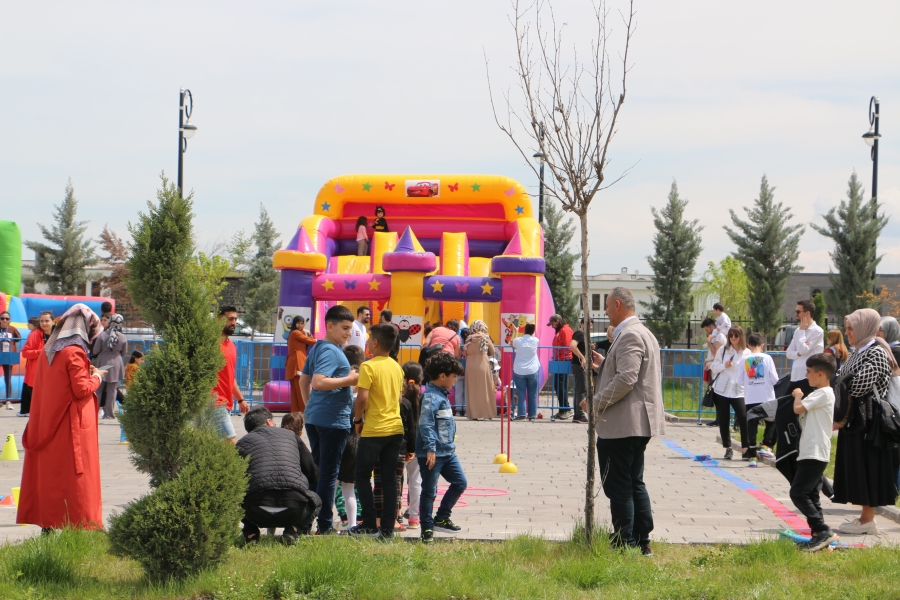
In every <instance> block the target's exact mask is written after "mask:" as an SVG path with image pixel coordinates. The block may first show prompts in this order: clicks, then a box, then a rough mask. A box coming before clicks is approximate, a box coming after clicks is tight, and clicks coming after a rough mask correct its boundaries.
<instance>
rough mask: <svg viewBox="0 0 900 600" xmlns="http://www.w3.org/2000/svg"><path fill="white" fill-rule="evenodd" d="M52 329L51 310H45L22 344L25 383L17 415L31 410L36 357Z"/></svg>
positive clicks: (42, 351)
mask: <svg viewBox="0 0 900 600" xmlns="http://www.w3.org/2000/svg"><path fill="white" fill-rule="evenodd" d="M52 331H53V311H52V310H45V311H44V312H42V313H41V315H40V317H38V328H37V329H35V330H34V331H32V332H31V333H29V334H28V340H27V341H26V342H25V345H24V346H22V358H24V359H25V360H26V361H27V362H26V363H25V384H24V385H23V386H22V404H21V405H20V407H19V412H18V413H16V416H17V417H27V416H28V413H30V412H31V397H32V394H33V393H34V377H35V374H36V373H37V363H38V361H37V359H38V358H40V357H41V356H42V355H43V354H44V343H45V342H46V341H47V338H49V337H50V333H51V332H52Z"/></svg>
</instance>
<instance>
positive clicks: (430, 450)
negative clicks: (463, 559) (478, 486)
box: [416, 352, 467, 544]
mask: <svg viewBox="0 0 900 600" xmlns="http://www.w3.org/2000/svg"><path fill="white" fill-rule="evenodd" d="M425 372H426V373H427V375H428V378H429V380H430V381H429V382H428V386H427V387H426V388H425V395H424V396H423V397H422V406H421V408H420V409H419V428H418V431H417V433H416V459H417V460H418V461H419V471H420V473H421V474H422V496H421V499H420V503H419V510H420V517H421V523H422V542H423V543H425V544H429V543H431V542H432V541H433V540H434V532H435V531H441V532H444V533H458V532H459V530H460V529H462V527H460V526H458V525H455V524H454V523H453V521H451V520H450V513H451V511H452V510H453V507H454V506H455V505H456V502H457V500H459V497H460V496H462V493H463V492H464V491H466V485H467V482H466V474H465V473H464V472H463V469H462V465H461V464H460V463H459V459H458V458H457V456H456V445H455V443H454V441H455V439H456V421H454V420H453V409H452V408H451V407H450V401H449V400H448V399H447V395H448V394H449V393H450V388H452V387H453V385H454V384H455V383H456V378H457V377H459V376H460V375H462V373H463V368H462V365H460V364H459V361H458V360H457V359H456V357H455V356H453V355H452V354H450V353H448V352H438V353H437V354H435V355H434V356H432V357H431V358H430V359H428V362H427V363H426V364H425ZM438 475H440V476H441V477H443V478H444V479H445V480H446V481H447V483H449V484H450V488H449V489H448V490H447V491H446V492H445V493H444V497H443V499H441V505H440V507H439V508H438V511H437V515H435V516H434V517H433V518H432V515H431V511H432V509H433V508H434V499H435V497H436V496H437V483H438Z"/></svg>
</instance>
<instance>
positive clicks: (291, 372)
mask: <svg viewBox="0 0 900 600" xmlns="http://www.w3.org/2000/svg"><path fill="white" fill-rule="evenodd" d="M304 325H306V320H305V319H304V318H303V317H301V316H300V315H297V316H296V317H294V318H293V320H291V330H290V331H291V332H290V334H289V335H288V354H287V361H285V365H284V378H285V379H287V380H288V381H290V382H291V412H303V411H304V410H305V409H306V402H305V401H304V400H303V397H302V396H301V395H300V372H301V371H303V365H305V364H306V352H307V350H309V347H310V346H312V345H313V344H315V343H316V338H314V337H312V336H311V335H310V334H309V331H306V330H305V329H303V327H304Z"/></svg>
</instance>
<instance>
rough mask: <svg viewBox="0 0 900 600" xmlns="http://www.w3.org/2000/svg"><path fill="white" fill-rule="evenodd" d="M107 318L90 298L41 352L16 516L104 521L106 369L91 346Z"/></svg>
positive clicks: (61, 522) (55, 523)
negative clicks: (100, 428) (94, 361)
mask: <svg viewBox="0 0 900 600" xmlns="http://www.w3.org/2000/svg"><path fill="white" fill-rule="evenodd" d="M99 332H100V319H98V318H97V315H95V314H94V313H93V312H92V311H91V309H89V308H88V307H87V306H85V305H84V304H76V305H75V306H73V307H72V308H70V309H69V310H68V311H66V313H65V314H64V315H63V316H62V317H61V318H60V320H59V323H58V324H57V326H56V329H54V330H53V333H52V334H50V337H49V338H48V339H47V343H46V344H45V345H44V352H43V356H41V357H39V358H38V359H37V361H36V362H37V373H35V387H34V396H33V397H34V407H33V409H32V411H31V418H30V419H29V420H28V425H27V427H26V428H25V434H24V435H23V436H22V446H24V448H25V464H24V466H23V470H22V491H21V495H20V499H19V511H18V514H17V515H16V522H17V523H29V524H32V525H40V526H41V528H43V529H59V528H62V527H64V526H66V525H71V526H75V527H83V528H89V529H102V528H103V503H102V500H101V497H100V450H99V446H98V443H97V435H98V432H97V413H98V412H99V408H98V406H97V396H96V395H95V394H94V392H96V391H97V388H99V387H100V380H101V374H100V372H99V371H98V370H97V369H95V368H94V367H92V366H91V363H90V361H89V360H88V355H87V349H88V348H89V347H90V342H91V341H92V340H93V339H94V338H95V337H96V336H97V334H98V333H99Z"/></svg>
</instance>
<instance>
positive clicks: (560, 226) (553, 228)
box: [544, 198, 581, 323]
mask: <svg viewBox="0 0 900 600" xmlns="http://www.w3.org/2000/svg"><path fill="white" fill-rule="evenodd" d="M574 237H575V224H574V223H572V219H566V218H565V213H563V211H562V210H560V209H559V208H557V207H556V205H555V204H554V203H553V202H552V201H550V200H549V198H547V199H545V200H544V261H545V265H546V266H545V271H544V278H545V279H546V280H547V287H549V288H550V295H551V296H553V304H554V305H555V307H556V312H557V314H559V315H560V316H562V317H563V318H564V319H566V320H567V321H568V322H569V323H575V322H576V321H575V319H576V318H579V317H580V316H581V315H580V314H579V312H578V295H577V294H576V293H575V292H574V291H573V290H572V279H573V277H574V272H575V271H574V269H575V261H576V260H577V259H578V255H577V254H576V253H574V252H571V251H569V244H571V242H572V240H573V239H574Z"/></svg>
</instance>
